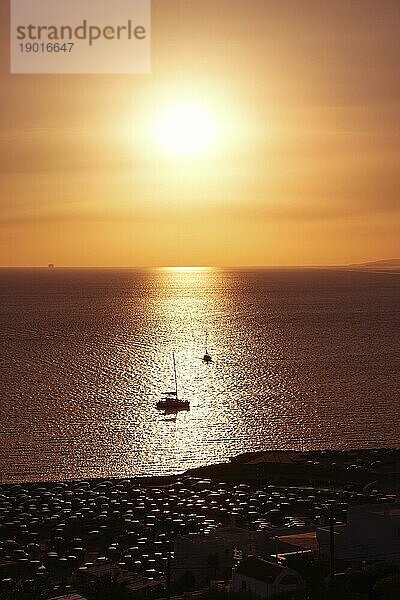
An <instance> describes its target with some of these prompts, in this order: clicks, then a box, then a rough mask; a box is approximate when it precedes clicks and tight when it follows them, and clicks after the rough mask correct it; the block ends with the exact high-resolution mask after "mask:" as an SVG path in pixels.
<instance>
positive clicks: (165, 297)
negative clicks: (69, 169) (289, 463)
mask: <svg viewBox="0 0 400 600" xmlns="http://www.w3.org/2000/svg"><path fill="white" fill-rule="evenodd" d="M0 286H1V287H0V300H1V314H0V317H1V321H0V344H1V355H0V360H1V373H2V376H1V398H0V402H1V405H0V406H1V420H0V433H1V438H0V480H1V479H2V480H3V481H25V480H39V479H57V478H76V477H95V476H104V475H106V476H111V475H114V476H124V475H134V474H140V475H143V474H146V475H147V474H160V473H163V474H165V473H172V472H179V471H182V470H184V469H187V468H189V467H193V466H198V465H203V464H208V463H213V462H218V461H224V460H228V458H229V457H230V456H232V455H235V454H238V453H240V452H244V451H248V450H260V449H270V448H277V449H281V448H295V449H312V448H315V449H321V448H350V447H378V446H399V445H400V411H399V392H400V375H399V373H400V370H399V362H400V361H399V345H398V344H399V338H400V335H399V334H400V274H396V273H371V272H351V271H332V270H268V271H223V270H151V271H132V270H64V269H60V270H59V269H54V270H47V269H46V270H40V269H37V270H34V269H32V270H28V269H26V270H25V269H20V270H11V269H2V270H0ZM206 330H207V331H208V340H209V351H210V353H211V354H212V356H213V359H214V362H213V364H210V365H206V364H203V363H202V361H201V360H200V358H201V356H202V355H203V353H204V340H205V332H206ZM172 351H175V353H176V360H177V371H178V383H179V389H180V392H181V395H182V396H183V397H184V398H185V399H188V400H190V402H191V410H190V412H189V413H180V414H179V415H178V416H177V418H176V420H173V419H172V418H171V417H165V416H163V415H162V414H160V413H159V412H157V410H156V409H155V403H156V401H157V400H158V399H159V397H160V395H161V393H162V392H163V391H164V390H165V389H168V388H169V389H170V388H171V385H172V381H173V371H172V360H171V353H172Z"/></svg>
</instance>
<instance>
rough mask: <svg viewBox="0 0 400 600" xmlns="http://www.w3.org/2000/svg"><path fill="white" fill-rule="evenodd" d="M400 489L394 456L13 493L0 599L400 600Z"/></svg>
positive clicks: (287, 456) (0, 536)
mask: <svg viewBox="0 0 400 600" xmlns="http://www.w3.org/2000/svg"><path fill="white" fill-rule="evenodd" d="M399 483H400V451H399V450H385V449H377V450H355V451H313V452H294V451H293V452H292V451H286V452H285V451H280V452H258V453H251V454H250V453H249V454H245V455H241V456H238V457H235V458H233V459H231V461H230V462H229V463H222V464H217V465H211V466H208V467H202V468H200V469H194V470H192V471H189V472H186V473H184V474H182V475H176V476H169V477H159V478H129V477H127V478H120V479H115V478H110V479H106V478H103V479H93V480H81V481H63V482H46V481H43V482H36V483H34V482H30V483H25V484H17V483H1V484H0V540H1V541H0V598H1V600H8V599H10V600H11V599H13V598H16V599H23V600H25V599H26V600H35V599H39V598H40V599H46V600H47V599H52V600H56V599H57V600H95V599H101V600H102V599H104V600H106V599H109V600H112V599H113V598H118V599H122V600H124V599H125V598H126V599H129V598H149V599H151V600H156V599H168V600H171V599H173V598H174V599H176V600H178V599H179V600H190V599H194V600H200V599H207V598H221V600H222V599H223V598H228V597H231V598H277V599H278V598H281V599H284V598H286V599H288V600H289V599H292V598H293V599H306V598H307V599H310V600H313V599H315V600H317V599H321V600H322V599H325V598H335V599H338V600H339V599H341V598H346V599H348V600H350V599H359V600H363V599H365V600H366V599H367V598H376V599H381V598H382V599H384V598H385V599H386V598H398V597H400V587H399V581H400V575H399V573H400V569H399V565H400V535H399V531H400V504H398V503H397V499H398V491H399ZM396 586H397V587H396ZM393 590H397V592H396V593H397V594H398V595H397V596H396V595H390V594H392V592H393ZM393 593H394V592H393Z"/></svg>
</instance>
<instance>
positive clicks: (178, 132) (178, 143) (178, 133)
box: [155, 105, 217, 157]
mask: <svg viewBox="0 0 400 600" xmlns="http://www.w3.org/2000/svg"><path fill="white" fill-rule="evenodd" d="M155 133H156V137H157V138H158V140H159V142H160V143H161V145H162V147H163V148H164V150H165V151H166V152H168V153H169V154H172V155H175V156H180V157H185V156H188V157H192V156H200V155H203V154H205V153H206V152H207V151H208V150H210V149H211V148H212V147H213V145H214V143H215V141H216V138H217V123H216V120H215V118H214V116H213V115H212V114H211V113H210V112H208V111H207V110H206V109H204V108H203V107H198V106H194V105H180V106H174V107H172V108H170V109H168V110H166V111H165V112H164V113H163V114H161V115H160V118H159V119H158V121H157V123H156V131H155Z"/></svg>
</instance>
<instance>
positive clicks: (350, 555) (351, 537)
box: [317, 503, 400, 563]
mask: <svg viewBox="0 0 400 600" xmlns="http://www.w3.org/2000/svg"><path fill="white" fill-rule="evenodd" d="M317 539H318V544H319V549H320V554H321V555H322V556H327V555H329V551H330V550H329V543H330V532H329V527H326V528H319V529H318V530H317ZM334 542H335V557H336V558H337V559H340V560H345V561H349V562H354V563H357V562H361V561H399V560H400V504H397V503H396V504H387V503H385V504H368V505H364V506H352V507H350V508H349V509H348V513H347V524H346V525H345V526H343V527H341V528H336V527H335V536H334Z"/></svg>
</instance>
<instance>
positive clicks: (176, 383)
mask: <svg viewBox="0 0 400 600" xmlns="http://www.w3.org/2000/svg"><path fill="white" fill-rule="evenodd" d="M172 360H173V361H174V376H175V393H176V398H178V379H177V377H176V364H175V352H173V353H172Z"/></svg>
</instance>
